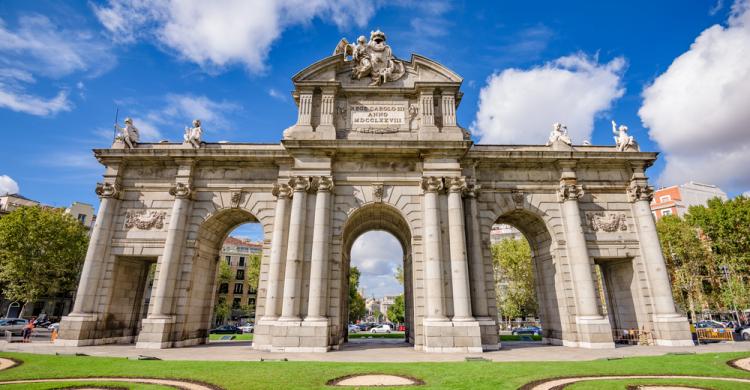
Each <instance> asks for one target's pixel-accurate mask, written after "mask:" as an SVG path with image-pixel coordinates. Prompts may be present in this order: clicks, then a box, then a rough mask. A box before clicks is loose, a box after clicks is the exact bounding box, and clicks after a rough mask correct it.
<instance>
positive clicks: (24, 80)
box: [0, 14, 116, 116]
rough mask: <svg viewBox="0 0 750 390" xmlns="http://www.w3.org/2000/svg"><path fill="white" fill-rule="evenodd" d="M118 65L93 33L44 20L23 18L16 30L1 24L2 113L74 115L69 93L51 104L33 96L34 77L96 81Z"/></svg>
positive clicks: (52, 98) (0, 85) (4, 23)
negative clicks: (93, 78)
mask: <svg viewBox="0 0 750 390" xmlns="http://www.w3.org/2000/svg"><path fill="white" fill-rule="evenodd" d="M115 62H116V61H115V60H114V59H113V58H112V56H110V55H109V47H108V46H107V45H106V44H103V43H101V42H100V40H98V39H96V36H95V35H94V34H93V33H91V32H90V31H87V30H80V29H65V28H62V27H59V26H57V25H55V24H54V23H53V22H52V21H51V20H50V19H49V18H47V17H46V16H42V15H34V14H32V15H23V16H21V17H19V19H18V23H17V26H16V28H15V29H12V28H10V27H8V26H7V25H6V22H5V21H4V20H3V19H0V68H2V69H0V107H5V108H8V109H11V110H13V111H18V112H24V113H27V114H31V115H38V116H49V115H54V114H56V113H58V112H61V111H69V110H71V109H72V107H73V103H72V102H71V101H70V99H69V97H68V91H67V90H66V89H62V90H60V91H58V92H57V93H56V94H55V96H54V97H50V98H45V97H41V96H37V95H36V94H33V93H31V92H29V85H30V84H33V83H34V82H35V81H36V77H35V76H36V75H41V76H45V77H50V78H60V77H64V76H67V75H70V74H72V73H75V72H86V74H87V76H89V77H91V76H95V75H98V74H100V73H102V72H104V71H106V70H108V69H110V68H111V67H112V66H114V63H115Z"/></svg>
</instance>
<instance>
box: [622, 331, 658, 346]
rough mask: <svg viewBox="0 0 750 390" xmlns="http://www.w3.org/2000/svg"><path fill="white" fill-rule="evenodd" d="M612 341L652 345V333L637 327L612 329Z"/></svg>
mask: <svg viewBox="0 0 750 390" xmlns="http://www.w3.org/2000/svg"><path fill="white" fill-rule="evenodd" d="M612 341H614V342H615V344H627V345H654V337H653V334H652V333H651V332H650V331H647V330H639V329H612Z"/></svg>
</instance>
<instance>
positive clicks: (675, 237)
mask: <svg viewBox="0 0 750 390" xmlns="http://www.w3.org/2000/svg"><path fill="white" fill-rule="evenodd" d="M656 230H657V232H658V233H659V241H661V248H662V251H663V252H664V259H665V260H666V263H667V268H668V271H669V274H670V279H671V281H672V293H673V295H674V299H675V302H677V305H678V306H680V307H681V308H683V309H684V310H686V311H689V312H690V316H691V318H693V321H695V319H696V318H698V317H697V316H696V312H697V311H698V308H700V307H704V306H708V304H709V302H708V301H709V297H708V296H707V294H706V292H705V290H704V281H708V280H710V277H709V273H710V269H711V268H712V267H714V262H713V256H712V254H711V251H710V248H708V246H707V245H706V243H705V242H704V241H701V239H700V237H699V235H698V229H696V228H695V227H694V226H691V225H690V224H688V223H687V222H686V221H685V220H683V219H681V218H680V217H677V216H673V215H670V216H665V217H663V218H661V219H660V220H659V221H658V222H657V223H656Z"/></svg>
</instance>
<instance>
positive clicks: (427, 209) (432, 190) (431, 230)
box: [422, 177, 448, 322]
mask: <svg viewBox="0 0 750 390" xmlns="http://www.w3.org/2000/svg"><path fill="white" fill-rule="evenodd" d="M422 188H423V189H424V258H425V271H424V272H425V290H426V291H425V300H426V305H425V306H426V310H427V314H426V316H425V321H433V322H438V321H447V320H448V318H447V317H446V316H445V308H444V305H443V299H444V298H443V278H442V270H441V265H440V247H441V245H442V242H441V239H440V210H439V209H438V191H440V190H442V189H443V181H442V180H441V179H440V178H438V177H426V178H424V179H423V181H422Z"/></svg>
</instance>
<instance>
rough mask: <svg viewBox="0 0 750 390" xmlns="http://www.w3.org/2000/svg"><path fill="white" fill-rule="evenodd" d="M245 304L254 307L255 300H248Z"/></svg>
mask: <svg viewBox="0 0 750 390" xmlns="http://www.w3.org/2000/svg"><path fill="white" fill-rule="evenodd" d="M247 304H248V305H250V306H255V298H250V299H248V300H247Z"/></svg>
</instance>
